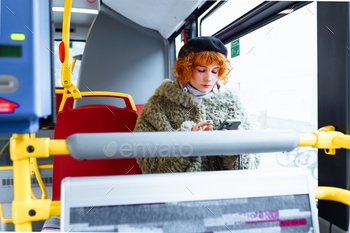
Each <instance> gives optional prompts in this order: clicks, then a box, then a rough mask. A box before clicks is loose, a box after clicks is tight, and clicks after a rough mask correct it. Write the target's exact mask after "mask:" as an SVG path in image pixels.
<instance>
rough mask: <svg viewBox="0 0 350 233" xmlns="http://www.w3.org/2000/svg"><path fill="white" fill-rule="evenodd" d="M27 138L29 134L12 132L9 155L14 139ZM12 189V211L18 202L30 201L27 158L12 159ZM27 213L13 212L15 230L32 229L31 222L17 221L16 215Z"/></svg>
mask: <svg viewBox="0 0 350 233" xmlns="http://www.w3.org/2000/svg"><path fill="white" fill-rule="evenodd" d="M25 139H29V134H13V135H12V138H11V142H10V154H11V157H12V156H13V155H14V153H15V151H14V149H15V147H16V141H17V140H25ZM13 180H14V183H13V190H14V200H13V202H12V211H16V210H17V209H18V204H20V203H27V202H29V201H31V196H30V193H31V192H30V190H31V182H30V161H29V158H25V159H20V160H17V159H15V160H13ZM26 214H29V213H14V214H13V215H12V216H13V220H14V221H13V223H14V224H15V231H32V223H31V222H23V223H18V222H17V220H18V215H26Z"/></svg>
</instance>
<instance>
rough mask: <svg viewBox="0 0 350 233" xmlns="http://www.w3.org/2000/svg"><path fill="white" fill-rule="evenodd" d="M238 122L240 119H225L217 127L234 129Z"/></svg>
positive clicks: (239, 122)
mask: <svg viewBox="0 0 350 233" xmlns="http://www.w3.org/2000/svg"><path fill="white" fill-rule="evenodd" d="M240 124H241V121H240V120H225V121H224V123H222V124H221V126H220V127H219V130H224V129H227V130H236V129H237V128H238V126H239V125H240Z"/></svg>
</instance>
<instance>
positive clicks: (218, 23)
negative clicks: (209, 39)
mask: <svg viewBox="0 0 350 233" xmlns="http://www.w3.org/2000/svg"><path fill="white" fill-rule="evenodd" d="M262 2H264V1H257V0H254V1H251V0H249V1H247V0H244V1H242V0H238V1H226V2H225V3H224V4H223V5H221V6H220V8H219V9H217V10H216V11H215V12H214V13H213V14H212V15H210V16H209V17H208V18H205V19H204V20H203V22H202V23H201V24H202V26H201V33H202V34H201V36H211V35H213V34H214V33H215V32H217V31H219V30H220V29H222V28H224V27H225V26H227V25H228V24H230V23H231V22H233V21H234V20H236V19H238V18H239V17H241V16H242V15H244V14H245V13H247V12H248V11H250V10H251V9H253V8H254V7H256V6H258V5H259V4H260V3H262ZM204 15H205V14H203V16H204ZM200 19H201V18H199V20H200Z"/></svg>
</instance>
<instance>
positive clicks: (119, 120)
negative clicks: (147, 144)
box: [52, 95, 141, 200]
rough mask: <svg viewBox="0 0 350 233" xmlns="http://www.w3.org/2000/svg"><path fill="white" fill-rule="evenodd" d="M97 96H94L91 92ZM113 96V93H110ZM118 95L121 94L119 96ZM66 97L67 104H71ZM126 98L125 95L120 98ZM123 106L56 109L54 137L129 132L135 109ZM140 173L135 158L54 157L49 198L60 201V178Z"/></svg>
mask: <svg viewBox="0 0 350 233" xmlns="http://www.w3.org/2000/svg"><path fill="white" fill-rule="evenodd" d="M95 96H98V95H95ZM114 97H115V96H114ZM119 98H122V97H119ZM70 99H72V98H69V99H67V105H69V106H70V105H71V102H70V101H69V100H70ZM124 100H126V98H124ZM126 105H127V107H125V108H117V107H114V106H106V105H91V106H84V107H78V108H75V109H69V107H68V108H65V109H68V110H63V111H62V112H59V113H58V115H57V124H56V127H55V139H66V138H67V137H68V136H70V135H72V134H75V133H103V132H105V133H107V132H131V131H133V130H134V128H135V124H136V120H137V116H138V114H137V112H136V111H135V110H133V109H132V108H131V109H130V106H131V104H130V103H127V102H126ZM126 174H127V175H130V174H141V170H140V168H139V166H138V164H137V162H136V159H102V160H87V161H79V160H76V159H74V158H72V157H71V156H70V155H62V156H61V155H59V156H54V166H53V198H52V199H53V200H60V192H61V181H62V179H63V178H65V177H80V176H104V175H126Z"/></svg>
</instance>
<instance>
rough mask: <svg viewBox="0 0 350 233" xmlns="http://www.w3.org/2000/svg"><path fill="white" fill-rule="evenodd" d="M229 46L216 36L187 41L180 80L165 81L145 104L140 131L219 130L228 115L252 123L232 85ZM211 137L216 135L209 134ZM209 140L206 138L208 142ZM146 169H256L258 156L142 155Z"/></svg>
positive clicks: (178, 74) (177, 75)
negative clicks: (231, 87) (230, 80)
mask: <svg viewBox="0 0 350 233" xmlns="http://www.w3.org/2000/svg"><path fill="white" fill-rule="evenodd" d="M226 57H227V49H226V47H225V46H224V44H223V43H222V42H221V41H220V40H218V39H216V38H213V37H197V38H194V39H191V40H189V41H187V43H186V44H185V45H184V46H183V47H182V48H181V50H180V52H179V56H178V58H177V59H176V61H175V66H174V67H173V73H174V77H175V81H171V80H169V79H168V80H164V81H163V83H162V84H161V85H160V86H159V87H158V88H157V89H156V91H155V93H154V95H153V96H152V97H151V98H150V99H149V100H148V102H147V103H146V104H145V105H144V108H143V109H142V111H141V113H140V116H139V117H138V120H137V123H136V127H135V130H134V131H135V132H149V131H166V132H170V131H207V130H217V129H218V126H219V125H221V123H223V122H224V121H225V120H226V119H239V120H241V122H242V123H241V125H240V129H245V130H249V129H251V128H252V127H251V125H250V122H249V119H248V114H247V113H246V111H245V110H244V108H243V106H242V103H241V101H240V100H239V97H238V93H236V92H235V91H234V90H230V89H226V88H225V86H224V85H225V84H226V83H227V81H228V77H229V73H230V69H231V65H230V61H229V60H228V59H227V58H226ZM208 140H210V138H208ZM203 143H205V142H203ZM137 162H138V164H139V166H140V168H141V170H142V172H143V173H168V172H193V171H213V170H237V169H256V168H258V166H259V163H260V157H259V156H258V155H248V154H247V155H232V156H204V157H200V156H196V157H167V158H137Z"/></svg>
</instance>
